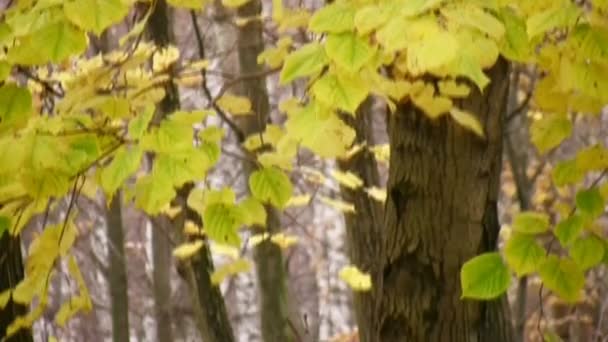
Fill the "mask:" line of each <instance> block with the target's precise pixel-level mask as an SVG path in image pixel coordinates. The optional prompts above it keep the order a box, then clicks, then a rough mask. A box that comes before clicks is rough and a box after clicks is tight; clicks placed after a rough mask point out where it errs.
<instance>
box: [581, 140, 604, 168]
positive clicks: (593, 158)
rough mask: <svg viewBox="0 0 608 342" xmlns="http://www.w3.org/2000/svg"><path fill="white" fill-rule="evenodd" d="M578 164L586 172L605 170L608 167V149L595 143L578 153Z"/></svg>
mask: <svg viewBox="0 0 608 342" xmlns="http://www.w3.org/2000/svg"><path fill="white" fill-rule="evenodd" d="M576 166H577V168H578V169H580V170H581V171H584V172H589V171H603V170H605V169H607V168H608V149H606V148H605V147H603V146H601V145H594V146H591V147H588V148H585V149H582V150H579V151H578V153H577V154H576Z"/></svg>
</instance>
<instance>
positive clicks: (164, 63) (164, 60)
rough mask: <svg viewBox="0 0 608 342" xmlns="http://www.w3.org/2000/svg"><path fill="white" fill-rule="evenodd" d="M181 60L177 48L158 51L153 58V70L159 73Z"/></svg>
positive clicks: (171, 47) (169, 47)
mask: <svg viewBox="0 0 608 342" xmlns="http://www.w3.org/2000/svg"><path fill="white" fill-rule="evenodd" d="M178 59H179V50H178V49H177V48H176V47H175V46H168V47H166V48H164V49H162V50H159V51H157V52H156V53H154V55H153V56H152V70H154V71H155V72H159V71H162V70H166V69H167V68H168V67H169V66H170V65H171V64H173V63H175V62H176V61H177V60H178Z"/></svg>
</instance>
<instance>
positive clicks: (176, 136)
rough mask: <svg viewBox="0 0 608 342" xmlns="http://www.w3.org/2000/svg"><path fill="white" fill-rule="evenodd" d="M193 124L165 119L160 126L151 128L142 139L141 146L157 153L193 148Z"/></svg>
mask: <svg viewBox="0 0 608 342" xmlns="http://www.w3.org/2000/svg"><path fill="white" fill-rule="evenodd" d="M193 139H194V130H193V129H192V125H189V124H183V123H179V122H174V121H169V120H164V121H163V123H161V124H160V127H158V128H156V129H151V130H150V132H148V133H146V134H144V136H143V137H142V139H141V147H142V148H143V149H144V150H147V151H153V152H156V153H168V154H170V153H175V152H181V151H184V150H189V149H191V148H192V146H193V145H194V144H193Z"/></svg>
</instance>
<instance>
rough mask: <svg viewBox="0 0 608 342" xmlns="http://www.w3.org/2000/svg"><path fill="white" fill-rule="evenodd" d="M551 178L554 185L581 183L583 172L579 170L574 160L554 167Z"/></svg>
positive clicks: (577, 163)
mask: <svg viewBox="0 0 608 342" xmlns="http://www.w3.org/2000/svg"><path fill="white" fill-rule="evenodd" d="M551 176H552V178H553V182H554V183H555V185H557V186H564V185H567V184H574V183H577V182H579V181H581V180H582V179H583V177H584V176H585V172H583V171H582V170H581V169H580V168H579V162H578V161H577V160H576V159H572V160H567V161H563V162H560V163H558V164H557V165H555V167H554V168H553V170H552V172H551Z"/></svg>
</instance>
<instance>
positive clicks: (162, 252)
mask: <svg viewBox="0 0 608 342" xmlns="http://www.w3.org/2000/svg"><path fill="white" fill-rule="evenodd" d="M169 16H170V13H169V8H168V6H167V2H166V1H165V0H159V1H156V5H155V8H154V11H153V12H152V14H151V15H150V18H149V21H148V34H149V36H150V38H151V39H152V41H153V42H154V43H155V44H156V46H158V47H160V48H162V47H166V46H168V45H169V44H170V43H171V42H172V41H173V39H172V38H173V37H172V30H171V23H170V20H169ZM178 107H179V95H178V93H177V88H176V87H175V85H174V84H173V83H172V82H168V83H167V84H166V85H165V97H164V98H163V100H162V101H161V102H160V104H159V106H158V108H157V111H156V115H155V118H154V120H155V121H156V122H159V121H160V120H161V119H162V118H163V117H164V116H165V115H167V114H169V113H171V112H172V111H174V110H176V109H177V108H178ZM166 222H168V220H164V219H160V220H153V225H152V255H153V263H154V273H153V280H154V311H155V317H156V336H157V339H158V341H160V342H170V341H173V331H172V322H171V321H172V320H171V276H170V275H171V245H170V243H169V236H168V234H171V233H172V229H173V227H172V225H171V224H165V223H166Z"/></svg>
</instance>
